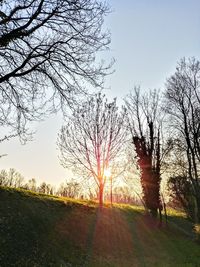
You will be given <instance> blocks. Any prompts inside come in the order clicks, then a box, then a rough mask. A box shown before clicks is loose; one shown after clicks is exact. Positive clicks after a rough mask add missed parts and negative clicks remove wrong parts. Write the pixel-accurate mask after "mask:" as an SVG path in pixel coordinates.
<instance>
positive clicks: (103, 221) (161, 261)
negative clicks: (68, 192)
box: [0, 188, 200, 267]
mask: <svg viewBox="0 0 200 267" xmlns="http://www.w3.org/2000/svg"><path fill="white" fill-rule="evenodd" d="M169 213H170V215H169V226H168V227H162V228H159V227H157V225H156V222H155V221H153V220H152V219H150V218H149V217H148V216H145V215H144V211H143V209H142V208H139V207H132V206H128V205H114V207H112V208H111V207H110V206H109V205H106V206H105V207H104V208H103V209H101V210H99V209H98V206H97V205H96V204H95V203H93V202H86V201H76V200H72V199H66V198H57V197H53V196H52V197H51V196H46V195H41V194H36V193H33V192H29V191H23V190H15V189H9V188H0V266H1V267H9V266H19V267H24V266H27V267H32V266H33V267H39V266H41V267H45V266H53V267H57V266H58V267H61V266H62V267H65V266H66V267H134V266H138V267H143V266H145V267H168V266H170V267H178V266H180V267H193V266H196V267H198V266H200V245H198V244H197V243H196V242H195V240H194V239H195V236H194V234H193V232H192V224H191V223H190V222H189V221H187V220H186V219H185V218H184V214H181V213H178V212H173V211H170V212H169Z"/></svg>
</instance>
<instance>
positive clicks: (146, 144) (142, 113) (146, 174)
mask: <svg viewBox="0 0 200 267" xmlns="http://www.w3.org/2000/svg"><path fill="white" fill-rule="evenodd" d="M125 103H126V110H127V114H128V116H127V118H128V124H129V129H130V133H131V138H132V143H133V145H134V147H135V151H136V155H137V162H138V165H139V168H140V172H141V185H142V189H143V198H144V203H145V206H146V208H147V209H148V210H150V212H151V214H152V215H153V216H157V212H158V210H159V211H161V200H160V182H161V175H160V169H161V146H160V130H161V120H160V119H161V114H160V110H159V94H158V92H157V91H151V92H150V93H146V94H144V95H141V93H140V88H138V87H135V88H134V92H133V93H131V94H129V95H128V96H127V98H126V100H125Z"/></svg>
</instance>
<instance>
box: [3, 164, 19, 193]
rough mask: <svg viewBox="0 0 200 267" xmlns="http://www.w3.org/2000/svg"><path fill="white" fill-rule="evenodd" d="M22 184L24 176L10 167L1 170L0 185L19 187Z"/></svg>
mask: <svg viewBox="0 0 200 267" xmlns="http://www.w3.org/2000/svg"><path fill="white" fill-rule="evenodd" d="M23 184H24V177H23V176H22V175H21V174H20V173H19V172H17V171H16V170H15V169H13V168H10V169H9V171H6V170H1V172H0V185H1V186H9V187H14V188H20V187H22V186H23Z"/></svg>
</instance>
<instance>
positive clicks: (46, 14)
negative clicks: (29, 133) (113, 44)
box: [0, 0, 110, 138]
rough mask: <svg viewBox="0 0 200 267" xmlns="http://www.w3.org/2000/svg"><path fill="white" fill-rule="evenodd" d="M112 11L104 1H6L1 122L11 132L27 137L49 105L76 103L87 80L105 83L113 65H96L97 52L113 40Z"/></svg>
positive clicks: (0, 21)
mask: <svg viewBox="0 0 200 267" xmlns="http://www.w3.org/2000/svg"><path fill="white" fill-rule="evenodd" d="M108 12H109V8H108V6H107V5H106V4H105V2H102V1H99V0H73V1H72V0H12V1H9V0H4V1H0V62H1V64H0V125H1V126H8V128H9V129H10V128H11V129H13V132H12V133H10V136H12V135H13V134H14V133H15V134H16V133H17V134H19V135H21V136H23V134H24V133H25V132H26V124H27V122H28V121H33V120H36V119H40V118H41V115H42V114H43V113H44V112H45V111H47V109H48V110H49V108H52V107H53V108H54V109H57V108H59V107H60V106H62V104H63V102H66V103H67V105H68V106H69V105H71V104H72V103H73V101H75V99H76V96H77V95H79V94H83V93H85V92H86V90H85V88H84V84H85V82H90V83H91V84H92V85H93V86H100V85H101V84H102V81H103V80H102V79H103V77H104V75H106V74H107V70H108V68H109V66H105V65H104V64H96V63H97V62H96V53H97V52H100V51H102V50H103V49H106V48H107V47H108V45H109V43H110V37H109V33H108V32H106V31H102V25H103V21H104V17H105V15H106V14H107V13H108ZM56 99H57V100H56ZM48 101H51V106H49V105H47V106H46V109H45V105H46V104H47V103H49V102H48ZM52 104H53V105H52ZM65 106H66V105H65ZM5 138H7V137H5Z"/></svg>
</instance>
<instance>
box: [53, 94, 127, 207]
mask: <svg viewBox="0 0 200 267" xmlns="http://www.w3.org/2000/svg"><path fill="white" fill-rule="evenodd" d="M125 137H126V128H125V118H124V114H122V113H120V112H119V111H118V108H117V105H116V99H114V100H113V102H111V103H108V101H107V99H105V96H104V95H102V94H101V93H99V94H97V95H96V96H95V97H91V98H89V99H88V101H87V102H85V103H83V105H82V106H80V107H79V108H78V109H77V110H76V111H75V112H74V114H73V116H71V117H70V118H69V119H68V123H67V125H66V126H63V127H62V129H61V132H60V134H59V138H58V146H59V148H60V151H61V161H62V164H63V166H64V167H73V169H74V171H75V172H78V171H80V172H81V173H83V172H86V173H87V174H88V177H89V176H92V177H93V178H94V180H95V182H96V184H97V186H98V189H99V204H100V206H102V204H103V192H104V186H105V183H106V175H105V170H106V169H108V168H109V167H110V166H111V164H112V163H113V162H114V160H115V159H116V158H117V156H120V151H122V146H123V144H124V140H125Z"/></svg>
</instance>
